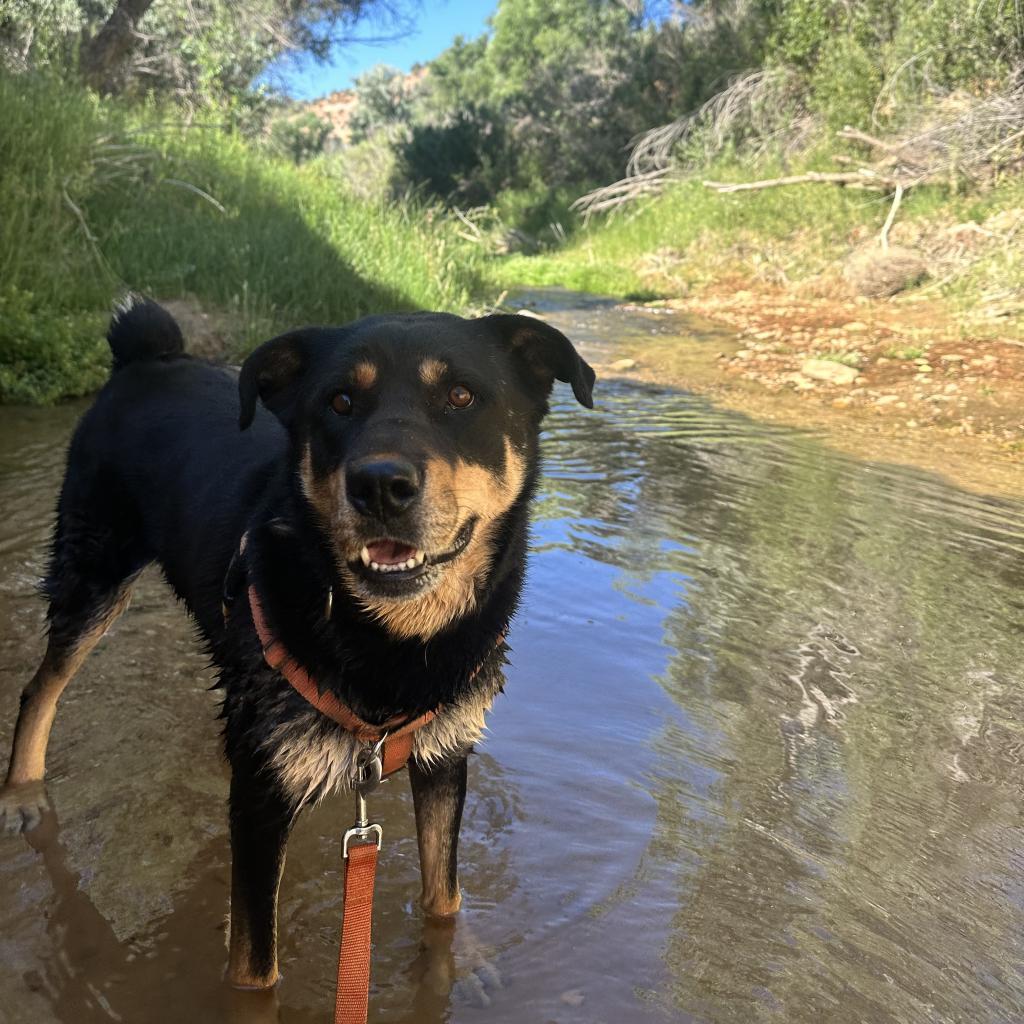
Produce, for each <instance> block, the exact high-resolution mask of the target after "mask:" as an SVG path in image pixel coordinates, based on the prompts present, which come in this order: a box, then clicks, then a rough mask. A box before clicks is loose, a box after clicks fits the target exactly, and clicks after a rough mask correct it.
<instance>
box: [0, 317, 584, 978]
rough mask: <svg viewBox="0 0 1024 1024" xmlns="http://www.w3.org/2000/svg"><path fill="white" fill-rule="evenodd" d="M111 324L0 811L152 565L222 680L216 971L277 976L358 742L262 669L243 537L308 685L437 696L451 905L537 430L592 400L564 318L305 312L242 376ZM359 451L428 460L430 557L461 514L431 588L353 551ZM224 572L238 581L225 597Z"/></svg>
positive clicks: (497, 685)
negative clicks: (310, 322) (561, 327)
mask: <svg viewBox="0 0 1024 1024" xmlns="http://www.w3.org/2000/svg"><path fill="white" fill-rule="evenodd" d="M109 339H110V343H111V348H112V351H113V355H114V373H113V374H112V377H111V379H110V381H109V382H108V384H107V385H106V387H105V388H104V389H103V391H102V392H101V393H100V394H99V396H98V397H97V399H96V402H95V404H94V405H93V407H92V408H91V409H90V410H89V412H87V413H86V415H85V416H84V417H83V419H82V421H81V423H80V424H79V426H78V428H77V430H76V432H75V435H74V437H73V439H72V442H71V445H70V449H69V456H68V466H67V473H66V476H65V480H64V484H63V488H62V492H61V497H60V502H59V505H58V516H57V526H56V530H55V535H54V543H53V548H52V553H51V559H50V566H49V570H48V573H47V577H46V580H45V584H44V587H45V591H46V593H47V595H48V597H49V602H50V604H49V612H48V622H49V643H48V647H47V653H46V655H45V657H44V659H43V664H42V665H41V667H40V670H39V672H37V674H36V676H35V677H34V679H33V681H32V682H31V683H30V684H29V686H28V687H27V688H26V691H25V695H24V696H23V698H22V710H21V714H20V716H19V721H18V726H17V729H16V742H15V747H14V752H13V755H12V760H11V766H10V770H9V772H8V777H7V782H6V784H5V787H4V788H3V789H2V790H0V823H3V824H6V825H7V826H9V827H11V826H13V827H15V828H20V827H32V824H33V823H34V816H35V815H37V813H38V809H39V807H40V806H42V803H44V802H45V797H44V796H43V795H42V790H41V779H42V774H43V764H44V756H45V750H46V743H47V739H48V735H49V729H50V723H51V722H52V719H53V714H54V712H55V709H56V702H57V698H58V697H59V696H60V692H61V691H62V690H63V688H64V686H65V685H66V684H67V682H68V681H69V680H70V678H71V676H72V675H73V673H74V670H75V669H76V668H77V667H78V665H79V664H80V663H81V661H82V660H83V659H84V657H85V656H86V655H87V653H88V651H89V650H90V649H91V647H92V646H93V645H94V644H95V642H96V640H97V639H98V638H99V636H100V635H101V633H102V632H103V630H105V629H106V628H107V627H108V626H109V625H110V623H111V622H113V620H114V619H115V618H116V617H117V615H118V614H120V613H121V611H122V610H123V609H124V607H125V606H126V604H127V602H128V598H129V596H130V589H131V584H132V582H133V580H134V578H135V577H136V575H137V574H138V573H139V572H140V571H141V569H142V568H143V567H144V566H145V565H147V564H149V563H152V562H156V563H158V564H159V565H160V566H161V568H162V569H163V572H164V575H165V576H166V578H167V580H168V582H169V583H170V585H171V586H172V587H173V589H174V591H175V593H176V594H177V595H178V596H179V597H180V598H181V599H182V600H183V601H184V602H185V604H186V606H187V608H188V610H189V612H190V613H191V615H192V617H193V618H194V620H195V622H196V624H197V627H198V630H199V633H200V636H201V638H202V640H203V642H204V644H205V645H206V647H207V649H208V650H209V652H210V654H211V656H212V659H213V661H214V663H215V664H216V666H217V669H218V685H219V687H220V688H221V689H222V692H223V706H222V717H223V719H224V740H225V750H226V753H227V756H228V759H229V760H230V762H231V768H232V781H231V800H230V823H231V837H232V915H231V937H230V948H229V968H228V977H229V980H230V981H231V982H232V983H234V984H236V985H239V986H256V987H263V986H267V985H271V984H273V983H274V982H275V981H276V979H277V951H276V948H277V931H276V902H277V888H278V885H279V882H280V876H281V871H282V868H283V863H284V850H285V845H286V843H287V838H288V833H289V831H290V829H291V827H292V824H293V823H294V821H295V818H296V816H297V815H298V813H299V811H300V810H301V808H302V807H303V806H305V805H306V804H308V803H310V802H313V801H316V800H319V799H321V798H322V797H324V796H325V795H326V794H328V793H330V792H332V791H335V790H337V789H341V788H344V787H346V786H347V785H348V783H349V779H350V778H351V776H352V770H353V760H354V757H355V754H356V749H357V746H356V743H355V741H354V740H353V738H352V737H351V735H350V734H348V733H347V732H345V731H343V730H342V729H341V728H340V727H339V726H337V725H335V724H334V723H333V722H331V721H329V720H327V719H325V718H323V717H322V716H321V715H320V714H319V713H318V712H316V711H315V710H313V709H312V707H311V706H310V705H309V704H308V703H307V702H306V701H305V700H304V699H303V698H302V697H301V696H300V695H299V694H298V693H296V692H295V691H294V690H293V689H292V688H291V687H290V686H289V684H288V683H287V682H286V681H285V680H284V679H283V678H282V677H281V676H280V675H279V674H278V673H277V672H275V671H273V670H272V669H270V668H269V667H268V666H267V664H266V663H265V661H264V659H263V657H262V651H261V648H260V645H259V642H258V640H257V637H256V634H255V630H254V626H253V621H252V615H251V612H250V609H249V606H248V602H247V601H246V600H245V599H244V594H245V587H244V586H242V587H241V588H239V587H238V586H237V583H238V580H237V579H234V582H233V583H232V579H233V577H237V575H238V573H237V572H233V573H232V574H229V566H231V565H232V561H233V559H234V558H235V556H236V554H237V553H238V552H239V546H240V542H241V540H242V538H243V537H244V538H246V540H245V550H244V556H243V563H244V571H243V572H242V578H243V580H244V581H248V582H251V583H253V584H254V585H255V586H256V587H257V590H258V592H259V594H260V596H261V602H262V604H263V607H264V612H265V615H266V617H267V620H268V622H269V624H270V626H271V628H272V630H273V632H274V633H275V635H276V636H277V637H278V638H279V639H280V640H281V641H282V642H283V644H284V645H285V647H286V648H287V650H288V651H289V652H290V654H291V656H292V657H293V658H294V659H295V660H297V661H298V662H299V663H300V664H301V665H302V666H303V667H304V668H306V669H307V671H308V672H309V673H310V674H311V676H313V678H315V679H316V680H318V682H319V684H320V685H321V686H322V687H325V688H329V689H330V690H332V691H333V692H334V693H335V694H336V695H337V696H338V697H339V698H340V699H341V700H343V701H344V702H346V703H347V704H348V705H349V706H350V707H351V708H352V710H353V711H355V712H356V714H358V715H359V716H360V717H362V718H364V719H365V720H367V721H369V722H382V721H384V720H386V719H388V718H390V717H392V716H395V715H403V716H407V717H409V718H413V717H415V716H418V715H420V714H422V713H424V712H426V711H428V710H433V709H437V708H440V711H439V713H438V714H437V716H436V718H434V720H433V721H431V722H430V723H429V724H428V725H427V726H426V727H425V728H423V729H422V730H421V731H420V732H418V733H417V735H416V737H415V744H414V748H413V758H412V761H411V763H410V774H411V777H412V784H413V795H414V802H415V805H416V813H417V824H418V827H419V832H420V850H421V867H422V871H423V899H424V905H425V906H426V907H427V909H428V911H431V912H435V913H449V912H453V911H454V910H455V909H457V908H458V902H459V898H458V886H457V875H456V862H455V857H456V847H457V839H458V826H459V821H460V819H461V813H462V799H463V797H464V794H465V760H466V757H467V755H468V753H469V752H470V750H471V748H472V746H473V745H474V744H475V743H476V742H478V741H479V740H480V738H481V736H482V734H483V731H484V727H485V726H484V718H485V714H486V712H487V710H488V708H489V707H490V706H491V703H492V701H493V700H494V698H495V696H496V695H497V693H498V692H499V691H500V690H501V687H502V674H501V669H502V666H503V664H504V658H505V652H506V647H505V644H504V639H503V638H504V633H505V630H506V628H507V626H508V623H509V620H510V619H511V617H512V615H513V614H514V612H515V610H516V606H517V603H518V600H519V593H520V589H521V586H522V581H523V573H524V567H525V561H526V540H527V526H528V513H529V505H530V501H531V498H532V496H533V492H534V488H535V486H536V481H537V475H538V436H539V429H540V422H541V419H542V418H543V416H544V414H545V412H546V411H547V398H548V394H549V393H550V390H551V387H552V384H553V382H554V380H555V379H559V380H564V381H567V382H569V383H570V384H571V385H572V387H573V391H574V393H575V394H576V396H577V398H578V399H579V400H580V401H581V402H583V403H584V404H586V405H590V389H591V386H592V384H593V372H592V371H591V370H590V368H589V367H588V366H587V365H586V364H585V363H584V362H583V361H582V360H581V359H579V357H578V355H577V354H576V352H575V350H574V349H573V348H572V346H571V345H570V344H569V342H568V340H567V339H565V338H564V337H563V336H562V335H561V334H559V333H558V332H557V331H555V330H553V329H552V328H550V327H547V326H546V325H544V324H542V323H539V322H537V321H532V320H529V319H527V318H524V317H514V316H492V317H485V318H481V319H479V320H462V319H460V318H458V317H452V316H448V315H443V314H415V315H395V316H390V317H372V318H368V319H366V320H363V321H360V322H359V323H357V324H353V325H349V326H348V327H344V328H306V329H303V330H301V331H296V332H291V333H290V334H288V335H284V336H282V337H281V338H278V339H274V340H272V341H271V342H268V343H267V344H265V345H264V346H262V347H261V348H260V349H258V350H257V351H256V352H255V353H254V354H253V355H252V356H251V357H250V358H249V359H248V360H247V361H246V363H245V365H244V366H243V368H242V371H241V374H240V375H239V374H236V373H235V372H233V371H231V370H228V369H224V368H221V367H216V366H212V365H210V364H207V363H204V362H201V361H199V360H196V359H192V358H190V357H188V356H187V355H185V353H184V346H183V340H182V337H181V332H180V330H179V329H178V326H177V324H176V323H175V322H174V321H173V319H172V318H171V317H170V315H169V314H168V313H166V311H164V310H162V309H161V308H160V307H159V306H157V305H156V304H154V303H151V302H129V303H126V304H125V305H124V306H123V307H122V308H121V309H119V311H118V313H117V315H116V316H115V319H114V321H113V323H112V325H111V330H110V334H109ZM456 372H458V373H461V374H464V375H468V376H469V377H470V378H472V380H473V381H474V386H475V387H478V388H479V390H480V393H481V398H480V400H479V401H478V402H477V403H476V405H475V408H473V409H472V411H468V410H467V411H464V412H458V413H455V412H453V411H452V410H451V409H450V408H448V407H446V406H445V405H444V394H445V388H446V387H450V386H451V381H450V380H449V379H448V377H449V376H450V374H451V373H456ZM459 383H462V381H461V380H460V381H459ZM339 388H343V389H346V393H347V392H348V391H351V393H352V395H353V398H354V401H355V403H356V407H357V408H358V409H361V410H366V411H365V412H364V413H362V414H361V416H362V419H360V420H358V421H357V419H356V418H355V417H353V418H352V419H351V420H349V421H346V422H344V423H343V422H341V421H339V420H336V419H334V418H333V415H334V414H333V413H331V412H330V399H331V395H332V394H334V393H336V392H337V390H338V389H339ZM239 427H241V428H242V429H241V430H240V429H239ZM366 451H370V452H371V453H378V452H384V451H386V452H389V453H392V452H397V455H396V457H403V458H405V457H408V458H411V459H413V458H414V459H416V460H418V464H420V465H421V467H422V472H423V473H424V474H425V476H424V484H423V493H422V497H421V499H420V500H419V501H418V502H417V504H416V506H415V514H413V512H412V511H411V512H410V513H409V517H408V522H406V523H404V524H400V528H401V530H403V531H412V532H415V533H416V535H417V537H418V538H419V541H420V542H421V545H422V546H423V547H424V549H425V550H437V551H443V550H444V546H445V545H446V544H450V543H451V537H452V534H453V532H454V531H456V529H457V528H458V527H459V525H460V524H461V523H463V522H466V521H467V517H475V522H476V528H475V530H474V532H473V534H472V539H471V540H470V542H469V544H468V546H467V547H466V549H465V550H464V551H463V552H462V553H461V554H460V555H459V556H458V557H457V558H455V559H454V560H452V561H451V562H450V563H447V565H446V568H444V570H443V572H441V573H437V570H438V569H441V568H442V566H441V565H438V566H435V567H434V569H432V570H431V571H432V572H433V573H434V575H430V576H425V577H424V578H426V579H429V580H433V581H434V585H433V587H432V589H430V591H429V592H428V593H425V594H412V595H408V594H407V595H405V596H400V597H397V598H395V597H381V596H375V595H374V593H370V592H369V591H368V589H367V588H368V585H369V584H368V583H366V582H364V581H362V580H360V579H358V578H357V575H356V573H355V571H354V570H353V568H352V566H351V560H352V557H353V552H356V551H358V545H359V544H360V543H361V542H362V541H361V537H363V536H364V535H366V532H367V530H369V529H370V527H368V526H367V524H366V522H365V516H363V518H360V515H359V514H358V513H357V512H356V511H355V510H354V508H353V505H352V503H351V501H350V500H349V497H348V495H347V491H346V466H347V465H349V464H350V463H351V462H352V460H353V459H354V458H355V457H356V456H357V455H359V454H360V453H362V454H365V452H366ZM380 529H383V527H380ZM226 578H227V579H228V581H229V584H231V585H230V586H229V588H228V589H229V591H230V590H232V589H234V591H235V592H234V593H230V592H229V593H228V594H226V595H225V592H224V591H225V580H226ZM370 582H371V583H372V582H373V581H370ZM371 589H372V588H371ZM239 590H240V594H241V596H239ZM328 595H333V600H332V601H331V602H330V604H328V602H327V597H328ZM225 597H226V598H227V605H226V606H225V604H224V600H225ZM328 608H329V609H330V618H329V619H328V618H327V617H326V614H325V613H326V610H327V609H328ZM225 612H226V614H225Z"/></svg>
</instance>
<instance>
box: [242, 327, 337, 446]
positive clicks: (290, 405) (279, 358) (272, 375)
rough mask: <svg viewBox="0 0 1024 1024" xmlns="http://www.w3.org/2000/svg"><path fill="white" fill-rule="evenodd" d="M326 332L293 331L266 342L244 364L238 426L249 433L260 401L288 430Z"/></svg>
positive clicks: (313, 329)
mask: <svg viewBox="0 0 1024 1024" xmlns="http://www.w3.org/2000/svg"><path fill="white" fill-rule="evenodd" d="M324 333H325V332H324V331H323V330H322V329H319V328H316V327H304V328H302V329H301V330H298V331H289V332H288V333H287V334H282V335H279V336H278V337H276V338H271V340H270V341H265V342H264V343H263V344H262V345H260V347H259V348H257V349H255V350H254V351H253V352H252V353H251V354H250V356H249V358H248V359H246V361H245V362H244V363H242V372H241V374H239V377H238V397H239V401H240V406H241V407H240V410H239V415H238V426H239V428H240V429H241V430H245V429H246V428H247V427H248V426H249V425H250V424H251V423H252V421H253V417H254V416H255V415H256V400H257V399H259V400H260V401H261V402H262V403H263V404H264V406H265V407H266V408H267V409H268V410H269V411H270V412H272V413H273V414H274V415H275V416H276V417H277V418H278V419H279V420H280V421H281V422H282V423H283V424H284V425H285V426H286V427H287V426H288V424H289V423H290V422H291V418H292V413H293V411H294V406H295V401H296V399H297V398H298V391H299V388H298V385H299V382H300V381H301V380H302V377H303V376H304V374H305V372H306V369H307V367H308V366H309V364H310V361H311V359H312V355H313V351H314V348H315V347H316V342H317V341H318V340H319V339H320V337H321V335H322V334H324Z"/></svg>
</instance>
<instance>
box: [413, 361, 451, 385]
mask: <svg viewBox="0 0 1024 1024" xmlns="http://www.w3.org/2000/svg"><path fill="white" fill-rule="evenodd" d="M447 369H448V367H447V365H446V364H445V363H442V362H441V360H440V359H424V360H423V362H422V363H420V380H421V381H423V383H424V384H426V385H427V387H428V388H429V387H433V386H434V385H435V384H440V383H441V378H442V377H444V375H445V372H446V371H447Z"/></svg>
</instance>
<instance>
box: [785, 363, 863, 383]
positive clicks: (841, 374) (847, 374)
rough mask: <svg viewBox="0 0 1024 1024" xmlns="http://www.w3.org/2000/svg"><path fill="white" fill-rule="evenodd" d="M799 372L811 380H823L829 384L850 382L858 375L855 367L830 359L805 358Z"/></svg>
mask: <svg viewBox="0 0 1024 1024" xmlns="http://www.w3.org/2000/svg"><path fill="white" fill-rule="evenodd" d="M800 372H801V373H802V374H803V375H804V376H805V377H810V378H811V379H812V380H823V381H826V382H827V383H829V384H852V383H853V382H854V381H855V380H856V379H857V377H858V375H859V371H858V370H857V367H855V366H847V365H846V364H845V363H834V362H832V360H831V359H807V360H805V361H804V363H803V364H802V365H801V367H800Z"/></svg>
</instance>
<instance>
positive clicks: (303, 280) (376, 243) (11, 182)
mask: <svg viewBox="0 0 1024 1024" xmlns="http://www.w3.org/2000/svg"><path fill="white" fill-rule="evenodd" d="M180 120H181V115H180V114H178V115H176V114H174V113H173V112H171V111H163V112H161V111H157V110H155V109H148V110H139V109H126V108H121V107H119V106H117V105H115V104H111V103H108V102H104V101H100V100H97V99H96V98H95V97H94V96H91V95H89V94H87V93H85V92H83V91H81V90H79V89H77V88H75V87H72V86H69V85H66V84H63V83H60V82H56V81H52V80H44V79H31V78H28V77H25V76H22V77H19V78H17V79H12V78H10V77H4V76H2V75H0V123H2V124H3V125H4V128H3V130H2V131H0V400H3V401H7V402H46V401H53V400H56V399H59V398H63V397H67V396H70V395H76V394H83V393H86V392H88V391H90V390H93V389H94V388H96V387H97V386H98V385H99V384H100V383H101V382H102V380H103V379H104V377H105V374H106V368H107V365H108V352H107V349H106V344H105V342H104V341H103V340H102V335H103V330H104V328H105V324H106V320H107V318H108V315H109V310H110V307H111V302H112V300H113V299H114V298H115V297H116V296H117V295H118V294H119V293H120V292H123V291H124V290H125V289H126V288H132V289H136V290H140V291H144V292H146V293H148V294H151V295H153V296H155V297H156V298H158V299H168V298H174V297H179V296H183V295H188V296H194V297H195V298H196V299H198V300H199V301H200V303H201V304H202V305H204V306H206V307H208V308H216V309H217V310H228V311H230V312H231V313H233V314H234V315H233V316H231V317H230V318H229V319H230V322H231V323H232V325H233V328H232V338H231V341H232V343H233V347H234V349H235V350H236V351H237V352H240V351H242V350H245V349H247V348H249V347H251V346H252V345H254V344H255V343H257V342H258V341H260V340H262V339H263V338H264V337H266V336H268V335H269V334H270V333H272V332H274V331H276V330H279V329H282V328H284V327H288V326H295V325H296V324H300V323H317V322H319V323H340V322H344V321H347V320H350V319H353V318H355V317H358V316H361V315H364V314H366V313H370V312H376V311H381V310H387V309H412V308H430V309H449V310H460V309H464V308H465V306H466V305H467V304H468V303H469V302H470V301H471V298H472V296H473V295H474V294H475V293H476V292H477V291H478V289H479V286H480V285H479V272H480V269H481V265H482V257H481V255H480V252H479V249H478V247H475V246H472V245H470V244H467V243H466V242H464V241H462V240H460V239H459V238H458V237H457V235H456V234H455V230H454V228H453V226H452V225H451V224H450V222H449V221H448V219H447V218H446V217H445V216H444V215H443V214H442V213H440V212H439V211H437V210H434V209H431V208H426V207H421V206H417V205H415V204H413V203H405V204H394V203H385V202H367V201H365V200H359V199H357V198H355V197H353V196H351V194H350V193H349V192H348V191H347V189H346V185H345V181H344V180H343V179H342V178H341V177H340V176H339V175H338V172H337V169H336V165H334V164H332V163H331V162H330V161H329V160H326V159H322V160H319V161H316V162H313V163H311V164H307V165H304V166H302V167H295V166H294V165H293V164H291V163H290V162H287V161H284V160H280V159H276V158H273V157H271V156H268V155H267V153H266V152H265V151H262V150H260V149H258V148H256V147H254V146H252V145H251V144H249V143H247V142H246V141H245V140H243V139H241V138H239V137H238V136H236V135H232V134H230V133H228V132H226V131H224V130H223V129H222V128H221V126H219V125H217V124H211V123H207V124H205V125H199V124H192V125H190V126H187V127H186V126H184V125H182V124H181V123H180Z"/></svg>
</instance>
